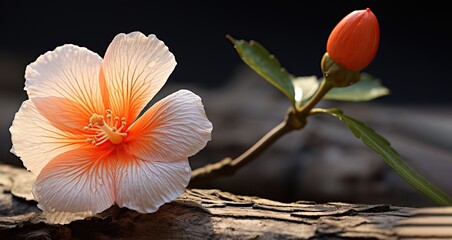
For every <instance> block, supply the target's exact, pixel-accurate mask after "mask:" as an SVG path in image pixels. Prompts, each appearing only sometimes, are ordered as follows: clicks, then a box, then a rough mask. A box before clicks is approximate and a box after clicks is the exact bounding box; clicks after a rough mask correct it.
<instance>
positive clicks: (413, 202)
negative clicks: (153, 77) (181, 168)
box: [0, 0, 452, 206]
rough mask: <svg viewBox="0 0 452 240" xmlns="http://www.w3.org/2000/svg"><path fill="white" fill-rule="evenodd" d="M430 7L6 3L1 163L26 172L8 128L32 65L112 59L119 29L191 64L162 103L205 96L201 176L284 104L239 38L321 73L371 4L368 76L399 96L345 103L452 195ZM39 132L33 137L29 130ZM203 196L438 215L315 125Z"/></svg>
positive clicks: (447, 38) (353, 144)
mask: <svg viewBox="0 0 452 240" xmlns="http://www.w3.org/2000/svg"><path fill="white" fill-rule="evenodd" d="M445 3H446V2H442V1H437V0H430V1H363V0H359V1H358V0H356V1H355V0H336V1H333V0H325V1H267V2H265V3H264V2H262V1H256V2H252V1H241V2H239V1H179V2H176V1H147V2H144V1H143V2H133V1H117V2H107V1H105V2H101V1H91V2H81V1H64V2H62V1H45V2H44V1H31V2H26V1H2V2H1V3H0V31H1V33H0V34H1V35H0V109H1V119H0V139H1V140H0V162H5V163H9V164H14V165H17V166H22V164H21V161H20V160H19V159H18V158H17V157H15V156H14V155H13V154H11V153H10V152H9V149H10V148H11V141H10V134H9V131H8V128H9V126H10V125H11V122H12V120H13V118H14V114H15V112H16V111H17V110H18V109H19V107H20V104H21V102H22V101H24V100H25V99H26V98H27V96H26V93H25V92H24V91H23V84H24V77H23V76H24V71H25V67H26V66H27V65H28V64H29V63H31V62H33V61H34V60H35V59H36V58H37V57H38V56H39V55H41V54H43V53H45V52H46V51H49V50H53V49H54V48H55V47H57V46H60V45H63V44H65V43H72V44H76V45H79V46H84V47H87V48H88V49H90V50H92V51H94V52H97V53H98V54H99V55H100V56H103V54H104V53H105V50H106V48H107V47H108V44H109V43H110V42H111V40H112V39H113V37H114V36H115V35H116V34H118V33H120V32H125V33H128V32H131V31H141V32H143V33H144V34H151V33H153V34H156V35H157V36H158V38H160V39H161V40H163V41H164V42H165V43H166V45H167V46H168V47H169V48H170V50H171V51H172V52H173V53H174V54H175V56H176V60H177V62H178V65H177V67H176V69H175V71H174V72H173V74H172V75H171V76H170V78H169V80H168V83H167V84H166V85H165V87H164V88H163V89H162V90H161V92H160V93H159V94H158V95H157V96H156V98H155V99H154V100H153V102H155V101H156V100H158V99H161V98H162V97H163V96H165V95H167V94H169V93H171V92H173V91H176V90H177V89H180V88H187V89H190V90H192V91H194V92H195V93H197V94H198V95H200V96H201V97H202V99H203V102H204V104H205V108H206V112H207V115H208V117H209V119H210V120H211V121H212V122H213V125H214V131H213V136H212V137H213V139H212V141H211V142H209V144H208V145H207V147H206V148H205V149H204V150H203V151H201V152H200V153H199V154H197V155H195V156H193V157H191V158H190V161H191V164H192V166H193V168H196V167H200V166H202V165H204V164H206V163H213V162H216V161H218V160H221V159H222V158H224V157H228V156H230V157H236V156H238V155H239V154H240V153H242V152H244V151H245V150H246V149H247V148H248V147H250V146H251V145H252V144H254V143H255V142H256V141H257V140H258V139H259V138H260V137H261V136H263V135H264V134H265V133H266V132H267V131H269V130H270V129H271V128H273V127H274V126H276V125H277V124H278V123H279V122H280V121H281V120H282V119H283V116H284V114H285V112H286V111H287V108H288V107H289V103H288V101H287V100H286V99H285V98H284V96H283V95H282V94H281V93H280V92H279V91H277V90H276V89H274V88H272V87H271V86H270V85H269V84H268V83H266V82H265V81H264V80H263V79H262V78H260V77H259V76H258V75H257V74H255V73H254V72H252V71H251V70H249V69H248V68H247V67H246V66H245V64H244V63H243V62H242V61H241V60H240V58H239V56H238V55H237V53H236V52H235V50H234V49H233V47H232V45H231V43H230V42H229V41H228V40H227V39H226V38H225V35H226V34H230V35H231V36H233V37H235V38H239V39H246V40H256V41H258V42H260V43H261V44H263V45H264V46H265V47H266V48H267V49H268V50H269V51H270V52H272V53H273V54H275V55H276V56H277V57H278V59H279V60H280V62H281V63H282V65H283V66H284V67H285V68H286V69H287V70H288V71H289V72H291V73H292V74H294V75H316V76H320V74H321V73H320V68H319V62H320V59H321V57H322V55H323V53H324V52H325V46H326V41H327V38H328V35H329V33H330V31H331V30H332V28H333V27H334V26H335V25H336V23H337V22H339V21H340V20H341V19H342V18H343V17H344V16H345V15H347V14H348V13H350V12H351V11H353V10H357V9H364V8H366V7H370V8H371V10H372V11H373V12H374V13H375V15H376V16H377V18H378V19H379V22H380V28H381V43H380V48H379V52H378V54H377V56H376V58H375V60H374V61H373V62H372V63H371V65H370V66H369V67H368V68H366V69H365V72H367V73H370V74H372V75H374V76H376V77H377V78H379V79H381V80H382V82H383V84H384V85H385V86H387V87H388V88H389V89H390V90H391V94H390V95H388V96H385V97H383V98H380V99H378V100H375V101H372V102H367V103H341V102H326V101H325V102H322V103H321V104H322V105H323V106H325V107H330V106H332V107H333V106H334V107H341V108H343V109H344V110H345V111H346V113H348V114H349V115H352V116H356V117H358V118H359V119H361V120H363V121H364V122H366V123H367V124H368V125H370V126H371V127H373V128H375V129H376V130H377V132H379V133H381V134H382V135H383V136H385V137H386V138H388V139H389V140H390V141H391V142H392V144H393V146H394V148H395V149H396V150H398V151H399V153H400V154H401V155H402V157H403V158H404V159H406V161H408V162H409V163H410V164H412V166H413V167H414V168H415V169H416V170H418V171H419V172H421V173H422V174H423V175H424V176H425V177H426V178H427V179H429V180H430V181H432V182H433V183H434V184H435V185H437V186H438V187H440V188H441V189H443V190H444V191H445V192H447V193H449V194H451V195H452V181H451V180H452V177H451V176H452V175H451V173H452V124H451V123H452V111H451V110H452V109H451V103H452V96H451V94H450V92H451V90H450V89H451V84H450V82H451V80H452V79H451V76H450V74H448V72H449V69H450V66H451V65H452V60H451V58H450V46H451V44H452V37H451V34H450V33H449V31H450V26H451V24H452V16H451V14H450V12H449V9H448V8H447V7H446V6H445V5H444V4H445ZM447 52H449V53H447ZM30 131H32V129H31V130H30ZM195 187H202V188H219V189H222V190H225V191H230V192H233V193H237V194H245V195H257V196H261V197H266V198H270V199H274V200H279V201H286V202H291V201H296V200H313V201H318V202H323V201H348V202H359V203H392V204H399V205H410V206H429V205H433V203H432V202H430V201H429V200H428V199H426V198H425V197H423V196H422V195H420V194H419V193H417V192H416V191H415V190H414V189H413V188H412V187H411V186H409V185H408V184H407V183H405V182H404V181H403V180H402V179H401V178H400V177H399V176H398V175H397V174H395V173H394V172H393V171H392V169H390V168H389V167H388V166H387V165H386V164H385V162H384V161H383V160H382V159H381V158H380V157H379V156H378V155H377V154H375V153H374V152H372V151H371V150H369V149H368V148H366V147H365V146H363V144H362V143H361V142H360V141H358V140H356V139H355V138H354V137H353V136H352V135H351V134H350V133H348V131H347V129H346V128H345V126H343V125H342V124H341V123H340V122H338V121H337V120H336V119H332V118H329V117H327V116H325V117H322V116H320V117H315V118H312V119H310V121H309V124H308V127H307V128H306V129H305V130H303V131H300V132H293V133H291V134H288V135H287V136H285V137H283V138H282V139H281V140H280V141H278V142H277V144H275V145H274V146H273V147H272V148H270V149H268V151H266V152H265V153H264V154H263V155H261V156H260V157H259V158H258V159H256V160H255V161H254V162H253V163H251V164H250V165H248V166H246V167H245V168H243V169H241V170H240V171H239V172H238V173H237V175H235V176H231V177H225V178H221V179H217V180H214V181H209V182H204V183H201V184H198V185H196V186H195Z"/></svg>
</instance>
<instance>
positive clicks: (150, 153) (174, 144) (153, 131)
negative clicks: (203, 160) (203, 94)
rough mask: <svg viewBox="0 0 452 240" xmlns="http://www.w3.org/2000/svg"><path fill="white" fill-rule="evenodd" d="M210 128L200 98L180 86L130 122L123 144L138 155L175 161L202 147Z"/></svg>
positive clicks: (160, 160)
mask: <svg viewBox="0 0 452 240" xmlns="http://www.w3.org/2000/svg"><path fill="white" fill-rule="evenodd" d="M211 131H212V123H211V122H210V121H209V120H208V119H207V117H206V113H205V112H204V106H203V104H202V102H201V98H199V97H198V96H197V95H196V94H194V93H192V92H190V91H188V90H180V91H177V92H175V93H173V94H171V95H169V96H167V97H166V98H164V99H162V100H160V101H159V102H157V103H156V104H155V105H154V106H152V107H151V108H150V109H148V110H147V111H146V112H145V113H144V114H143V116H141V117H140V118H139V119H138V120H137V121H136V122H135V123H134V124H133V125H132V126H130V128H129V130H128V136H127V137H126V138H125V141H126V148H127V149H128V151H129V152H131V153H133V154H134V155H135V156H137V157H138V158H140V159H146V160H149V161H152V162H171V161H178V160H181V159H186V158H187V157H190V156H192V155H194V154H196V153H197V152H198V151H199V150H201V149H202V148H204V147H205V146H206V144H207V142H208V141H209V140H210V138H211V135H210V134H211Z"/></svg>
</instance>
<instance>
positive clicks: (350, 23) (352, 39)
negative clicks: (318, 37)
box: [326, 8, 380, 71]
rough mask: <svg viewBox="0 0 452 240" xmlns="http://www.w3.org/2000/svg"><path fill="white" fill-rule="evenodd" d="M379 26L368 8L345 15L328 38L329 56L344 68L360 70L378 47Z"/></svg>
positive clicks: (368, 61)
mask: <svg viewBox="0 0 452 240" xmlns="http://www.w3.org/2000/svg"><path fill="white" fill-rule="evenodd" d="M379 40H380V28H379V26H378V20H377V18H376V17H375V15H374V14H373V13H372V11H370V9H369V8H367V9H366V10H357V11H353V12H351V13H350V14H348V15H347V16H345V17H344V18H343V19H342V20H341V21H340V22H339V23H338V24H337V25H336V27H335V28H334V29H333V31H332V32H331V34H330V37H329V38H328V43H327V45H326V51H327V52H328V54H329V56H330V58H331V59H332V60H334V61H335V62H337V63H338V64H340V65H341V66H343V67H344V68H346V69H349V70H353V71H361V70H362V69H364V68H365V67H367V65H369V64H370V62H372V59H374V57H375V54H376V53H377V49H378V42H379Z"/></svg>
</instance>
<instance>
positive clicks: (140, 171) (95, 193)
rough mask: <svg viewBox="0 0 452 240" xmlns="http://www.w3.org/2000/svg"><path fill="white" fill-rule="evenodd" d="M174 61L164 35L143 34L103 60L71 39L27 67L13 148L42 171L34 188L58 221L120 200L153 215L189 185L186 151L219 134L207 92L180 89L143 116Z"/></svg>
mask: <svg viewBox="0 0 452 240" xmlns="http://www.w3.org/2000/svg"><path fill="white" fill-rule="evenodd" d="M175 66H176V61H175V59H174V56H173V54H172V53H171V52H170V51H169V50H168V48H167V47H166V46H165V44H164V43H163V42H162V41H160V40H159V39H157V37H156V36H154V35H149V36H147V37H146V36H145V35H143V34H142V33H140V32H133V33H130V34H118V35H117V36H116V37H115V38H114V39H113V41H112V43H111V44H110V46H109V47H108V49H107V51H106V53H105V57H104V59H102V58H101V57H100V56H99V55H97V54H96V53H93V52H91V51H90V50H88V49H86V48H83V47H78V46H75V45H70V44H67V45H63V46H61V47H57V48H56V49H55V50H54V51H49V52H47V53H45V54H43V55H41V56H40V57H38V59H37V60H36V61H35V62H33V63H31V64H30V65H28V66H27V68H26V71H25V78H26V81H25V90H26V91H27V94H28V97H29V99H28V100H26V101H24V102H23V104H22V106H21V107H20V109H19V111H18V112H17V114H16V116H15V118H14V121H13V124H12V126H11V128H10V131H11V138H12V144H13V147H12V149H11V151H12V152H13V153H14V154H16V155H17V156H18V157H20V159H21V160H22V162H23V164H24V165H25V167H26V168H27V169H28V170H30V171H31V172H32V173H34V174H35V175H36V176H37V179H36V182H35V183H34V186H33V195H34V198H35V200H36V201H37V202H38V207H39V208H40V209H42V210H43V212H44V214H45V216H46V217H47V219H48V220H49V221H50V222H52V223H68V222H70V221H73V220H76V219H83V218H85V217H87V216H92V215H94V214H96V213H99V212H102V211H104V210H105V209H107V208H109V207H110V206H112V205H113V204H115V203H116V204H117V205H118V206H119V207H127V208H129V209H133V210H136V211H138V212H141V213H151V212H154V211H156V210H157V209H158V208H159V207H160V206H161V205H163V204H164V203H166V202H170V201H172V200H174V199H175V198H177V197H178V196H180V195H181V194H182V193H183V192H184V190H185V188H186V186H187V185H188V182H189V180H190V177H191V169H190V165H189V162H188V157H189V156H192V155H194V154H196V153H197V152H198V151H199V150H201V149H202V148H204V147H205V145H206V144H207V142H208V141H209V140H210V137H211V130H212V124H211V123H210V122H209V120H208V119H207V117H206V114H205V112H204V107H203V105H202V102H201V99H200V98H199V97H198V96H197V95H195V94H194V93H192V92H190V91H188V90H180V91H177V92H175V93H173V94H171V95H169V96H167V97H166V98H164V99H162V100H160V101H159V102H157V103H156V104H154V105H153V106H152V107H150V108H149V109H148V110H146V111H145V112H144V113H143V114H142V115H141V116H140V117H138V116H139V115H140V112H141V111H142V110H143V109H144V108H145V106H146V105H147V103H148V102H149V101H150V100H151V99H152V98H153V97H154V96H155V95H156V93H157V92H158V91H159V90H160V89H161V87H162V86H163V85H164V84H165V82H166V80H167V78H168V76H169V75H170V74H171V72H172V71H173V69H174V67H175Z"/></svg>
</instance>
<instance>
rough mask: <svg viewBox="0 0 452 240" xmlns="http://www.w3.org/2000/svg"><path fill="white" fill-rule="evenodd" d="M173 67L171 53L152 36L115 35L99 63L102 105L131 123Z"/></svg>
mask: <svg viewBox="0 0 452 240" xmlns="http://www.w3.org/2000/svg"><path fill="white" fill-rule="evenodd" d="M175 66H176V61H175V59H174V56H173V54H172V53H171V52H170V51H169V50H168V47H166V46H165V44H164V43H163V42H162V41H160V40H159V39H157V37H156V36H155V35H149V36H148V37H146V36H145V35H143V34H142V33H140V32H133V33H130V34H118V35H117V36H116V37H115V38H114V39H113V41H112V43H111V44H110V46H109V47H108V49H107V52H106V53H105V57H104V60H103V62H102V71H101V77H100V85H101V89H102V94H103V96H104V103H105V106H106V107H107V108H110V109H112V110H113V112H117V113H122V114H124V115H123V116H124V117H125V118H126V119H128V121H130V122H133V121H134V120H135V118H136V117H137V116H138V114H139V113H140V112H141V110H143V108H144V107H145V106H146V104H147V103H148V102H149V101H150V100H151V99H152V98H153V97H154V95H155V94H156V93H157V92H158V91H159V90H160V89H161V88H162V86H163V85H164V84H165V82H166V80H167V79H168V77H169V75H170V74H171V72H172V71H173V69H174V67H175Z"/></svg>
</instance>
